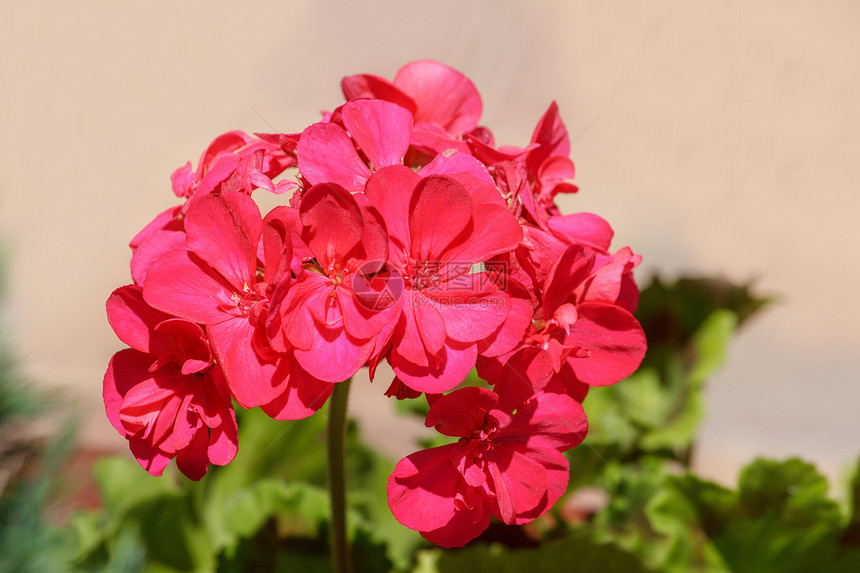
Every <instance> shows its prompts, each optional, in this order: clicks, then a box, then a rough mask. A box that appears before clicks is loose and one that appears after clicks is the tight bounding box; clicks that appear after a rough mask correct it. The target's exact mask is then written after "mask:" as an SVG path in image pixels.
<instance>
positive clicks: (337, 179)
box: [296, 100, 412, 192]
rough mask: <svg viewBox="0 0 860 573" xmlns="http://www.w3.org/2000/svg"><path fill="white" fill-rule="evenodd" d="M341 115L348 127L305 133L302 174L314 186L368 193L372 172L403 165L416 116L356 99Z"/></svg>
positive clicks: (318, 127) (320, 126)
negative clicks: (368, 182)
mask: <svg viewBox="0 0 860 573" xmlns="http://www.w3.org/2000/svg"><path fill="white" fill-rule="evenodd" d="M340 115H341V120H342V122H343V127H341V126H340V125H338V124H336V123H330V122H320V123H315V124H313V125H311V126H310V127H308V128H307V129H305V130H304V131H303V132H302V134H301V137H300V139H299V142H298V146H297V148H296V152H297V154H298V162H299V172H300V173H301V175H302V177H304V178H305V179H306V180H307V181H308V182H309V183H310V184H311V185H315V184H317V183H334V184H336V185H340V186H341V187H343V188H344V189H346V190H347V191H353V192H356V191H363V190H364V185H365V183H366V182H367V179H368V178H369V177H370V174H371V172H372V170H376V169H379V168H381V167H385V166H388V165H399V164H402V162H403V156H404V155H405V154H406V150H407V149H408V148H409V138H410V134H411V133H412V114H410V113H409V111H408V110H406V109H404V108H402V107H400V106H399V105H395V104H393V103H390V102H387V101H383V100H356V101H351V102H348V103H346V104H345V105H344V106H343V107H342V108H341V110H340ZM356 146H357V147H358V149H356ZM358 150H360V151H361V152H362V153H363V154H364V156H365V157H366V158H367V160H368V161H369V162H370V167H368V166H367V164H365V162H364V159H362V157H361V156H360V155H359V153H358Z"/></svg>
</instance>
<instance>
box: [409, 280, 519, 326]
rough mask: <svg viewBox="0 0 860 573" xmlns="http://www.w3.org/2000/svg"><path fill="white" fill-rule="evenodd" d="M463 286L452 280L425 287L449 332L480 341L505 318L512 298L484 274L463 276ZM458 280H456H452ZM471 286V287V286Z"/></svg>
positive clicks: (425, 292)
mask: <svg viewBox="0 0 860 573" xmlns="http://www.w3.org/2000/svg"><path fill="white" fill-rule="evenodd" d="M460 278H462V279H465V280H463V281H460V280H458V281H456V282H457V283H464V284H463V286H462V287H460V286H459V285H457V286H453V285H451V283H447V284H443V285H440V286H439V287H436V288H429V289H425V290H424V295H425V297H424V300H426V301H428V302H430V303H431V304H432V305H433V307H434V308H435V309H436V310H437V311H438V312H439V314H440V315H441V317H442V320H443V321H444V322H445V333H446V334H447V336H448V337H449V338H452V339H453V340H457V341H460V342H477V341H479V340H483V339H485V338H487V337H488V336H490V335H492V334H493V333H494V332H495V331H496V330H497V329H498V328H499V326H501V324H502V323H503V322H504V321H505V319H506V318H507V316H508V312H509V310H510V301H511V299H510V297H509V296H508V295H507V293H505V292H502V291H500V290H498V289H497V288H496V287H495V285H493V284H492V283H490V282H489V279H488V277H487V276H486V275H485V274H484V273H474V274H466V275H462V276H461V277H460ZM452 282H454V281H452ZM470 287H471V289H470Z"/></svg>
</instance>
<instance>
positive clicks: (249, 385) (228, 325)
mask: <svg viewBox="0 0 860 573" xmlns="http://www.w3.org/2000/svg"><path fill="white" fill-rule="evenodd" d="M254 329H255V327H254V326H253V325H251V324H250V323H249V322H248V319H247V318H230V319H229V320H225V321H224V322H222V323H220V324H215V325H212V326H209V327H207V332H208V333H209V339H210V341H211V342H212V346H213V348H214V349H215V354H216V356H217V357H218V362H219V363H220V364H221V370H222V371H223V372H224V377H225V378H226V379H227V384H228V385H229V387H230V391H231V392H232V394H233V397H234V398H236V401H237V402H239V404H241V405H242V406H244V407H245V408H253V407H254V406H261V405H263V404H268V403H269V402H271V401H272V400H274V399H275V398H276V397H277V396H279V395H280V394H281V392H282V391H283V386H284V384H285V383H286V380H287V377H288V376H289V367H288V366H287V364H286V360H283V359H279V360H277V361H276V362H270V361H267V360H264V359H263V358H261V357H260V356H259V354H257V351H256V349H255V347H254V335H255V333H254Z"/></svg>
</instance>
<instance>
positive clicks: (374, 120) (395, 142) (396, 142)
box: [341, 99, 412, 169]
mask: <svg viewBox="0 0 860 573" xmlns="http://www.w3.org/2000/svg"><path fill="white" fill-rule="evenodd" d="M341 114H342V117H343V125H344V127H346V129H347V130H348V131H349V134H350V135H351V136H352V138H353V139H354V140H355V142H356V143H357V144H358V147H359V148H360V149H361V150H362V151H363V152H364V154H365V155H366V156H367V158H368V159H369V160H370V163H371V165H373V166H374V167H375V168H377V169H378V168H380V167H385V166H387V165H399V164H401V163H402V162H403V156H404V155H406V150H407V149H409V140H410V139H411V137H412V114H411V113H410V112H409V110H407V109H404V108H403V107H400V106H399V105H397V104H394V103H390V102H387V101H383V100H372V99H359V100H355V101H351V102H349V103H347V104H346V105H344V106H343V108H341Z"/></svg>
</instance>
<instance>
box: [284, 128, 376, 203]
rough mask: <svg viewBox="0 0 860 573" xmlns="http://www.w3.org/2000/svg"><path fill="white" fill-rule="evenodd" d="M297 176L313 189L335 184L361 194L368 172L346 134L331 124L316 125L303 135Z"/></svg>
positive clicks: (299, 150) (300, 141) (300, 140)
mask: <svg viewBox="0 0 860 573" xmlns="http://www.w3.org/2000/svg"><path fill="white" fill-rule="evenodd" d="M296 153H297V154H298V157H299V172H300V173H301V174H302V177H304V178H305V179H307V180H308V181H309V182H310V183H311V184H312V185H315V184H317V183H335V184H337V185H340V186H341V187H343V188H344V189H346V190H348V191H353V192H356V191H361V190H363V189H364V184H365V182H366V181H367V178H368V177H370V169H368V167H367V165H365V164H364V162H363V161H362V160H361V158H360V157H359V156H358V153H357V152H356V151H355V146H354V145H353V144H352V141H351V140H350V139H349V136H347V134H346V132H345V131H344V130H343V129H342V128H341V127H340V126H338V125H335V124H333V123H315V124H313V125H311V126H310V127H308V128H307V129H305V130H304V131H303V132H302V136H301V139H299V146H298V149H297V150H296Z"/></svg>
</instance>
